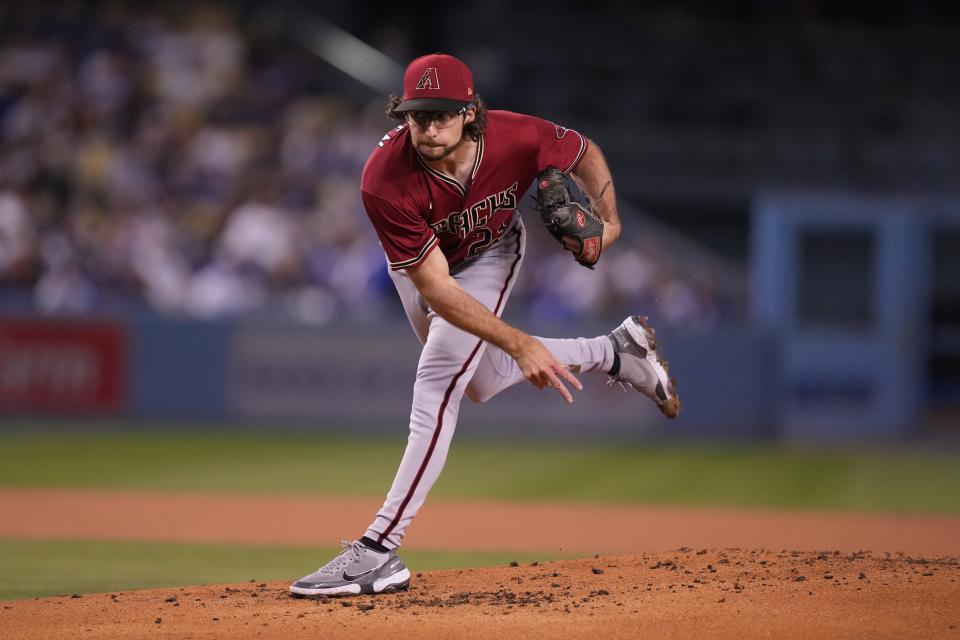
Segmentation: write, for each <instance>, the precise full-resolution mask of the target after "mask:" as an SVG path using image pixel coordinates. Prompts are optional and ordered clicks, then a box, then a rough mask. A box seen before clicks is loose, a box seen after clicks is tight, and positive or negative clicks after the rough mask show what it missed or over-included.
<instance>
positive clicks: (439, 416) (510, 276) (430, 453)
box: [377, 228, 523, 544]
mask: <svg viewBox="0 0 960 640" xmlns="http://www.w3.org/2000/svg"><path fill="white" fill-rule="evenodd" d="M520 234H521V231H520V229H519V228H518V229H517V251H516V253H517V257H516V258H514V259H513V264H511V265H510V273H508V274H507V279H506V281H504V283H503V288H501V289H500V297H499V298H497V305H496V307H495V308H494V310H493V313H494V314H497V313H499V312H500V305H501V304H502V303H503V296H504V294H506V292H507V287H508V286H509V285H510V281H511V280H512V279H513V274H514V272H515V271H516V269H517V264H519V262H520V258H522V257H523V254H521V253H520V246H521V235H520ZM482 344H483V340H479V341H477V346H475V347H474V348H473V351H471V352H470V356H469V357H468V358H467V361H466V362H464V363H463V366H462V367H460V370H459V371H458V372H457V374H456V375H455V376H453V379H452V380H451V381H450V384H449V385H448V386H447V390H446V392H445V393H444V394H443V402H442V403H440V411H439V412H438V413H437V426H436V428H435V429H434V430H433V438H431V439H430V446H429V447H428V448H427V454H426V455H425V456H424V458H423V462H422V463H420V468H419V469H418V470H417V475H416V476H415V477H414V478H413V483H412V484H411V485H410V490H409V491H407V495H406V497H404V499H403V502H401V503H400V508H399V509H397V515H395V516H394V517H393V520H391V521H390V525H389V526H388V527H387V528H386V529H385V530H384V531H383V533H381V534H380V535H379V536H378V537H377V543H378V544H383V541H384V540H386V538H387V536H389V535H390V533H391V532H392V531H393V530H394V528H395V527H396V526H397V524H398V523H399V522H400V518H401V516H403V510H404V509H406V508H407V504H409V502H410V500H411V498H413V494H414V492H415V491H416V490H417V485H419V484H420V478H421V477H422V476H423V472H424V471H426V469H427V464H429V462H430V458H431V457H432V456H433V450H434V449H435V448H436V446H437V439H438V438H439V437H440V430H441V429H443V412H444V411H446V409H447V403H449V402H450V394H452V393H453V390H454V388H456V386H457V382H458V381H459V380H460V378H461V377H462V376H463V374H464V373H465V372H466V370H467V368H468V367H469V366H470V362H471V361H473V358H474V356H476V355H477V351H479V350H480V345H482Z"/></svg>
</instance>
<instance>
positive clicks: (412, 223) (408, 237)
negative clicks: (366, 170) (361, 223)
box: [363, 191, 437, 271]
mask: <svg viewBox="0 0 960 640" xmlns="http://www.w3.org/2000/svg"><path fill="white" fill-rule="evenodd" d="M363 206H364V208H365V209H366V210H367V216H368V217H369V218H370V222H371V223H372V224H373V228H374V229H375V230H376V232H377V236H378V237H379V238H380V245H381V246H382V247H383V250H384V252H385V253H386V254H387V262H388V263H389V265H390V269H392V270H393V271H397V270H399V269H407V268H409V267H415V266H416V265H418V264H420V263H421V262H423V259H424V258H426V257H427V255H428V254H429V253H430V251H431V250H432V249H433V248H434V247H436V246H437V236H436V234H435V233H434V232H433V229H431V228H430V226H429V225H428V224H427V221H426V219H425V218H424V217H423V215H422V214H420V213H419V212H416V211H410V210H407V209H405V208H404V207H400V206H397V205H395V204H393V203H391V202H388V201H387V200H384V199H383V198H378V197H377V196H375V195H372V194H370V193H367V192H365V191H364V192H363Z"/></svg>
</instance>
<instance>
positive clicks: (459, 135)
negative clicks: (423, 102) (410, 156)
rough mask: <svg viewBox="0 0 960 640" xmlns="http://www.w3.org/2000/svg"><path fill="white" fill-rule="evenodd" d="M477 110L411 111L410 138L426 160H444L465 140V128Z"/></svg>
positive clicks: (408, 121) (409, 116)
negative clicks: (459, 112) (459, 111)
mask: <svg viewBox="0 0 960 640" xmlns="http://www.w3.org/2000/svg"><path fill="white" fill-rule="evenodd" d="M475 117H476V112H475V111H474V110H473V109H468V110H467V111H466V112H465V113H462V114H458V113H456V112H455V111H409V112H407V115H406V120H407V123H408V124H409V125H410V140H411V141H412V142H413V146H414V148H415V149H416V150H417V151H419V152H420V155H421V156H423V157H424V158H425V159H426V160H443V159H444V158H446V157H447V156H449V155H450V154H451V153H453V152H454V151H456V149H457V147H459V146H460V143H461V142H463V128H464V127H465V126H466V125H468V124H470V123H471V122H473V119H474V118H475Z"/></svg>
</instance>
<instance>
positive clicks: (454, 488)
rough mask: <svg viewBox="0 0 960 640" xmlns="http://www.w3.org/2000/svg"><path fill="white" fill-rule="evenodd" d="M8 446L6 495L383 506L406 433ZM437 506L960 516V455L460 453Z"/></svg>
mask: <svg viewBox="0 0 960 640" xmlns="http://www.w3.org/2000/svg"><path fill="white" fill-rule="evenodd" d="M141 429H142V426H141V427H136V428H132V429H131V431H134V432H131V433H122V434H121V433H116V432H111V433H102V432H101V433H86V434H84V433H77V432H74V431H70V432H64V431H41V432H36V433H30V432H18V433H11V432H6V433H2V434H0V486H6V487H107V488H142V489H156V490H180V491H228V492H252V493H288V494H300V495H311V494H313V495H363V496H374V497H381V496H383V495H385V493H386V491H387V489H388V488H389V486H390V483H391V481H392V480H393V475H394V473H395V471H396V468H397V465H398V463H399V461H400V457H401V455H402V453H403V448H404V445H405V442H406V434H405V433H400V432H398V433H397V434H396V436H395V437H390V438H381V439H345V438H321V437H308V436H291V435H289V434H288V435H278V436H268V435H249V434H243V435H239V434H228V433H219V434H217V433H212V432H198V433H173V434H171V433H153V432H142V431H140V430H141ZM431 495H432V496H436V497H445V498H471V499H493V500H511V501H540V500H558V501H579V502H591V503H597V502H611V503H645V504H675V505H691V506H696V505H701V506H733V507H773V508H787V509H829V510H858V511H860V510H862V511H896V512H920V513H960V452H957V451H949V450H947V451H919V450H913V451H910V450H906V451H901V450H896V449H888V450H882V451H861V450H852V449H851V450H809V449H808V450H795V449H786V448H775V447H769V446H740V447H733V446H727V447H719V446H717V447H707V446H697V447H693V446H681V445H676V444H674V445H667V444H656V445H640V444H630V445H620V446H584V445H569V444H566V445H552V446H545V445H543V444H531V443H517V444H500V443H498V444H490V443H477V442H464V441H457V440H455V441H454V443H453V447H452V450H451V453H450V456H449V458H448V460H447V464H446V467H445V469H444V471H443V474H442V476H441V478H440V481H439V482H438V483H437V485H436V486H435V488H434V490H433V492H432V493H431Z"/></svg>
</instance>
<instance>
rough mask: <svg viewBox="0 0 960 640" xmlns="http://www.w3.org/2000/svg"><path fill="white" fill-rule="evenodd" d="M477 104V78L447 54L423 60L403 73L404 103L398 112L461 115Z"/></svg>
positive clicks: (430, 56) (429, 56)
mask: <svg viewBox="0 0 960 640" xmlns="http://www.w3.org/2000/svg"><path fill="white" fill-rule="evenodd" d="M472 102H473V74H472V73H470V69H469V67H467V65H465V64H464V63H463V62H462V61H460V60H458V59H457V58H454V57H453V56H448V55H447V54H445V53H431V54H430V55H427V56H420V57H419V58H417V59H416V60H414V61H413V62H411V63H410V64H409V65H407V70H406V71H405V72H404V73H403V102H401V103H400V104H398V105H397V107H396V111H458V110H460V109H462V108H464V107H466V106H468V105H470V103H472Z"/></svg>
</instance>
